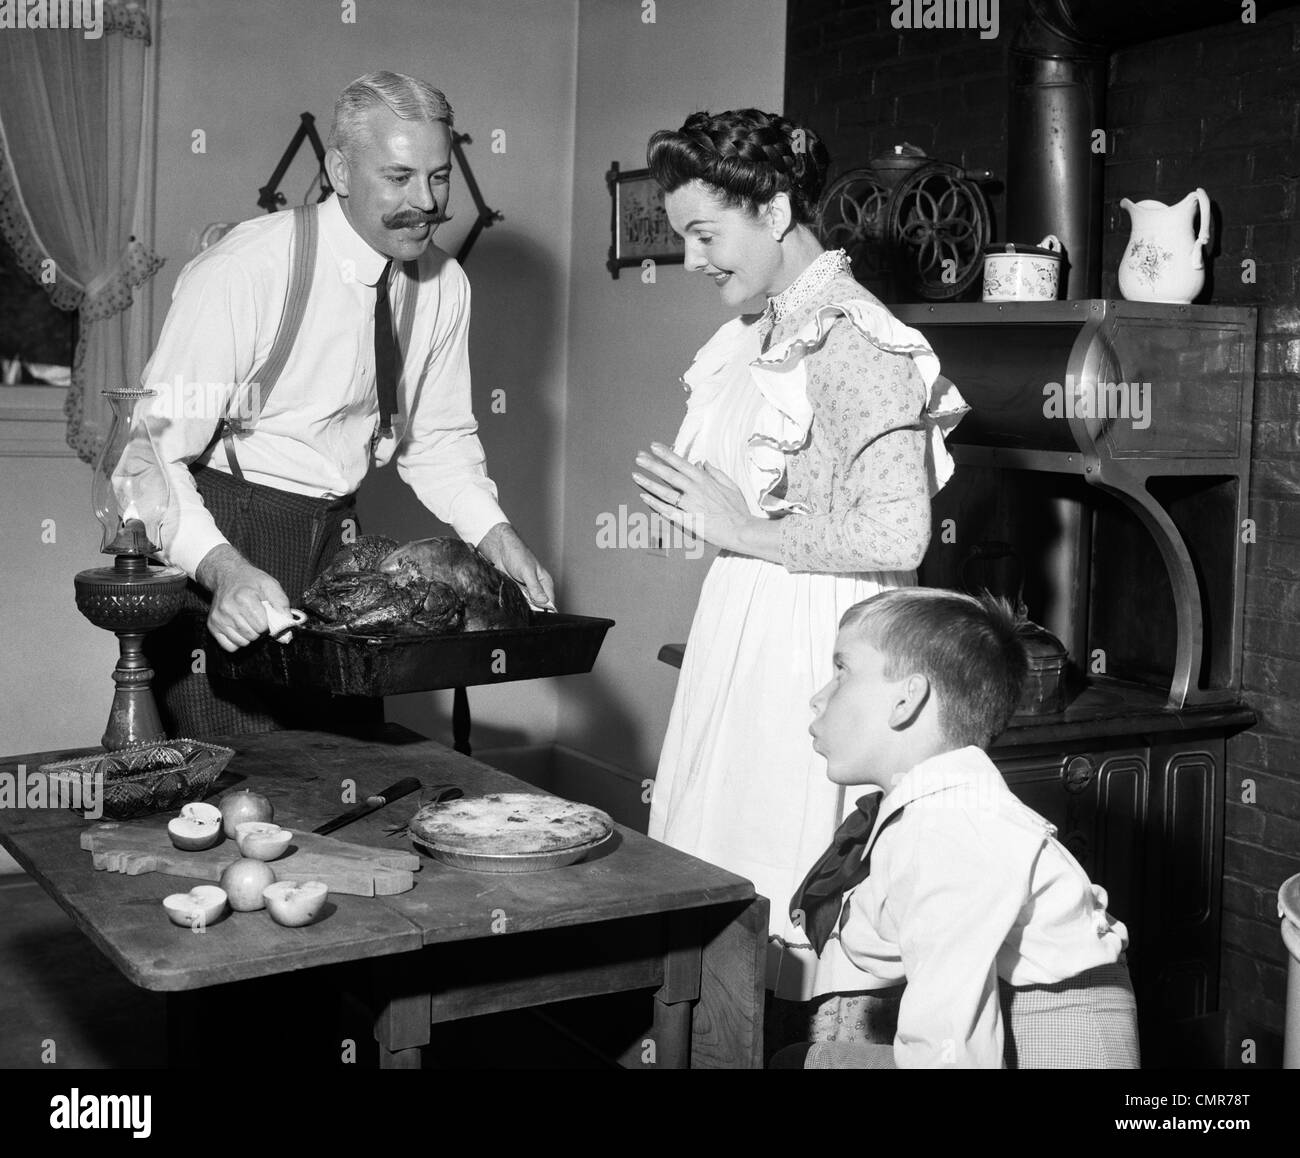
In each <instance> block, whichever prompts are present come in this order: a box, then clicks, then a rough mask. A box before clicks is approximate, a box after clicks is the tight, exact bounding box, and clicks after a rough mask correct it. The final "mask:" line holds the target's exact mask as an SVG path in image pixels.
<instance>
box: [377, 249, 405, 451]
mask: <svg viewBox="0 0 1300 1158" xmlns="http://www.w3.org/2000/svg"><path fill="white" fill-rule="evenodd" d="M392 268H393V263H392V261H391V260H390V261H389V263H388V264H387V265H386V266H384V272H383V273H382V274H381V275H380V277H379V282H378V284H377V285H376V286H375V390H376V393H377V394H378V395H379V433H380V436H381V437H383V438H388V437H390V436H391V435H392V433H393V415H394V414H395V413H396V412H397V377H398V365H399V359H400V354H399V352H398V349H397V339H396V338H395V337H394V336H393V310H392V307H391V306H390V305H389V303H388V274H389V271H390V270H391V269H392Z"/></svg>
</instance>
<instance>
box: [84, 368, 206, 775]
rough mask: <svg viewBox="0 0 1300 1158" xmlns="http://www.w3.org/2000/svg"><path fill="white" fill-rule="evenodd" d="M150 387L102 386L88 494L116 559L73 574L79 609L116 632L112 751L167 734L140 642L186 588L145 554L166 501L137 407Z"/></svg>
mask: <svg viewBox="0 0 1300 1158" xmlns="http://www.w3.org/2000/svg"><path fill="white" fill-rule="evenodd" d="M153 394H154V391H152V390H143V389H121V390H105V391H104V395H105V397H107V398H108V400H109V405H110V406H111V407H112V410H113V421H112V425H111V426H110V427H109V431H108V438H107V440H106V441H105V443H104V449H103V450H102V451H101V452H100V455H99V458H98V459H97V460H96V462H95V477H94V483H93V486H92V490H91V496H92V500H93V502H94V507H95V517H96V518H97V519H98V520H99V522H100V525H101V526H102V527H103V528H104V536H103V541H102V543H101V544H100V550H102V551H103V552H104V553H105V554H108V555H113V556H115V559H114V562H113V565H112V566H111V567H93V568H91V569H89V570H86V571H81V572H79V573H78V574H77V577H76V589H77V609H78V610H79V611H80V612H81V614H82V615H84V616H85V617H86V618H87V619H89V620H90V622H91V623H93V624H94V625H95V626H96V627H103V628H106V629H107V630H109V631H112V632H114V633H115V634H116V635H117V638H118V644H119V649H120V650H119V655H118V661H117V667H116V668H115V669H114V670H113V682H114V684H115V685H116V689H117V690H116V691H115V692H114V695H113V706H112V708H111V709H110V711H109V714H108V729H107V730H106V731H105V732H104V737H103V740H102V743H103V746H104V748H105V749H106V750H107V751H110V752H111V751H116V750H117V749H119V748H125V747H127V746H128V745H131V744H140V743H146V742H151V741H157V740H162V739H165V738H166V733H165V732H164V731H163V726H162V721H161V719H160V718H159V715H158V706H157V704H156V703H155V702H154V698H153V691H152V690H151V688H150V681H151V680H152V679H153V670H152V669H151V668H150V667H149V663H148V660H146V658H145V655H144V651H143V643H144V637H145V634H146V633H147V632H150V631H153V630H154V629H155V628H158V627H162V626H163V625H164V624H166V623H168V622H169V621H170V620H171V619H172V618H173V617H174V616H175V615H176V613H177V612H178V611H179V610H180V608H181V602H182V600H183V599H184V596H185V586H186V576H185V572H184V571H182V570H181V569H180V568H179V567H162V566H158V565H156V564H151V563H150V562H149V557H150V556H151V555H155V554H157V552H158V550H159V549H160V546H161V543H162V527H163V523H164V520H165V519H166V518H167V515H168V513H169V509H170V503H171V488H170V486H169V485H168V479H167V472H166V471H165V470H164V469H163V466H162V460H161V458H160V457H159V455H158V452H157V449H156V448H155V447H154V444H153V437H152V435H151V434H150V431H149V425H148V423H147V422H144V421H143V420H138V419H140V418H141V416H138V415H136V414H135V413H134V411H135V408H136V405H137V403H138V402H139V401H140V400H141V399H144V398H150V397H152V396H153Z"/></svg>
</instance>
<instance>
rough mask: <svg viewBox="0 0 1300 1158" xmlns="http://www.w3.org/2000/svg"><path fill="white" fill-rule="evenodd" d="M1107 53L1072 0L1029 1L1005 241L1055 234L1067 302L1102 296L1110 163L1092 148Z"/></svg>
mask: <svg viewBox="0 0 1300 1158" xmlns="http://www.w3.org/2000/svg"><path fill="white" fill-rule="evenodd" d="M1108 56H1109V52H1108V49H1107V48H1106V46H1105V45H1104V44H1101V43H1099V42H1097V41H1095V40H1090V39H1088V38H1087V37H1085V36H1084V34H1083V33H1082V32H1081V31H1080V30H1079V29H1078V27H1077V25H1076V24H1075V22H1074V21H1073V19H1072V17H1071V13H1070V11H1069V4H1068V0H1055V2H1054V3H1051V4H1032V3H1031V6H1030V12H1029V16H1028V17H1027V18H1026V20H1025V21H1024V23H1023V24H1021V26H1020V28H1019V29H1018V30H1017V32H1016V38H1015V40H1014V41H1013V42H1012V45H1011V100H1010V104H1009V105H1008V112H1007V229H1006V238H1007V240H1008V241H1014V242H1018V243H1024V244H1028V245H1037V244H1038V242H1039V240H1040V239H1041V238H1043V237H1045V236H1046V235H1047V234H1049V233H1054V234H1056V236H1057V237H1059V238H1060V240H1061V245H1062V246H1063V247H1064V249H1065V254H1066V260H1067V263H1068V264H1067V266H1066V269H1065V270H1063V271H1062V274H1063V281H1064V282H1065V297H1066V298H1090V297H1098V296H1100V294H1101V229H1102V222H1101V208H1102V178H1103V176H1104V172H1105V161H1106V158H1105V155H1104V154H1103V153H1100V152H1093V146H1092V142H1093V132H1094V130H1097V129H1102V128H1104V127H1105V115H1106V66H1107V59H1108Z"/></svg>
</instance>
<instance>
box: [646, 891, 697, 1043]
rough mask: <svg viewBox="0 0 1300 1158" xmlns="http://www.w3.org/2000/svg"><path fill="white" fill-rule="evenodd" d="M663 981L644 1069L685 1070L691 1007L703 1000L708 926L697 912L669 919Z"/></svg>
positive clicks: (689, 1040)
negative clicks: (705, 941)
mask: <svg viewBox="0 0 1300 1158" xmlns="http://www.w3.org/2000/svg"><path fill="white" fill-rule="evenodd" d="M666 935H667V938H668V944H667V949H666V951H665V952H664V980H663V984H662V985H661V986H660V987H659V989H658V991H657V992H656V993H655V996H654V1024H653V1026H652V1028H651V1030H650V1037H651V1039H652V1040H653V1043H654V1045H653V1053H650V1052H649V1049H650V1047H649V1044H648V1043H645V1042H643V1043H642V1046H641V1056H640V1058H639V1059H638V1060H639V1062H640V1064H641V1066H643V1067H645V1068H651V1067H653V1068H655V1069H686V1067H687V1066H689V1065H690V1064H691V1016H692V1006H693V1004H694V1003H695V1002H696V1001H698V1000H699V997H700V974H701V970H702V961H703V953H702V950H701V944H702V942H703V940H704V936H705V926H704V923H703V921H702V920H701V918H700V914H699V913H698V912H695V911H694V910H687V911H685V912H681V913H674V914H672V916H670V917H669V918H668V919H667V926H666Z"/></svg>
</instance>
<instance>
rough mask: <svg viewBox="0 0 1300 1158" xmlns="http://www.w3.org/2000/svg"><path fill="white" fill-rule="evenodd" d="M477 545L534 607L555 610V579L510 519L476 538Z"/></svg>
mask: <svg viewBox="0 0 1300 1158" xmlns="http://www.w3.org/2000/svg"><path fill="white" fill-rule="evenodd" d="M478 549H479V550H480V551H482V552H483V554H484V555H485V556H486V557H487V560H488V562H489V563H491V564H492V566H494V567H495V568H496V569H497V570H498V571H504V572H505V573H506V574H507V575H509V576H510V578H511V579H513V580H514V581H515V582H516V583H518V584H519V586H520V587H522V588H523V589H524V594H525V595H527V596H528V600H529V602H530V603H532V605H533V606H534V607H549V608H550V609H551V610H552V611H554V610H555V583H554V582H553V581H552V579H551V575H550V572H548V571H547V570H546V568H545V567H543V566H542V565H541V564H540V563H539V562H538V561H537V557H536V556H535V555H534V554H533V553H532V552H531V551H530V550H529V549H528V547H527V545H526V544H525V543H524V541H523V539H521V538H520V537H519V534H518V532H516V531H515V529H514V527H512V526H511V525H510V524H509V523H498V524H497V525H496V526H495V527H493V528H492V529H491V530H490V531H488V533H487V534H486V535H484V536H483V538H482V539H481V540H480V541H479V544H478Z"/></svg>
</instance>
